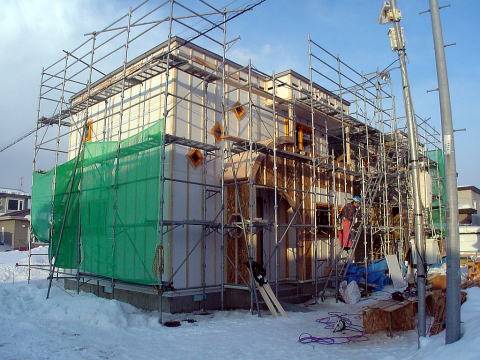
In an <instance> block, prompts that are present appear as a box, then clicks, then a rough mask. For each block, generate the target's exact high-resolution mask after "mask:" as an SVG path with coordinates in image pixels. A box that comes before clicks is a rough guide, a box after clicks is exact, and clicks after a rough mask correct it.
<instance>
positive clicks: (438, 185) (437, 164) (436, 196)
mask: <svg viewBox="0 0 480 360" xmlns="http://www.w3.org/2000/svg"><path fill="white" fill-rule="evenodd" d="M428 157H429V159H430V160H432V162H431V163H430V168H429V173H430V175H431V177H432V219H433V226H434V227H435V229H436V230H438V231H440V233H441V234H442V235H443V236H444V235H445V231H446V223H445V219H446V216H447V213H446V206H447V204H446V196H445V160H444V158H443V152H442V150H433V151H429V152H428Z"/></svg>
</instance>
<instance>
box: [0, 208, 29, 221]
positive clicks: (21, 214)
mask: <svg viewBox="0 0 480 360" xmlns="http://www.w3.org/2000/svg"><path fill="white" fill-rule="evenodd" d="M0 220H30V209H25V210H18V211H10V212H8V213H5V214H3V215H0Z"/></svg>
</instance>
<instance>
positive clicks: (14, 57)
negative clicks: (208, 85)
mask: <svg viewBox="0 0 480 360" xmlns="http://www.w3.org/2000/svg"><path fill="white" fill-rule="evenodd" d="M225 2H226V1H225V0H223V1H220V0H219V1H212V3H216V4H218V5H219V6H221V5H222V4H224V3H225ZM229 2H230V1H229ZM245 2H246V1H244V0H242V1H238V2H237V3H238V4H243V3H245ZM397 2H398V6H399V7H400V9H401V10H402V13H403V20H402V25H403V26H404V28H405V36H406V40H407V55H408V59H409V64H408V69H409V75H410V80H411V86H412V92H413V101H414V107H415V110H416V112H417V114H419V115H421V116H422V117H431V124H432V125H433V126H435V127H436V128H437V129H440V116H439V104H438V94H437V93H436V92H432V93H426V90H429V89H434V88H436V87H437V78H436V70H435V59H434V53H433V41H432V32H431V23H430V15H429V14H424V15H419V14H418V13H419V12H420V11H422V10H425V9H427V8H428V1H427V0H422V1H420V0H418V1H412V0H398V1H397ZM450 3H451V4H452V6H451V7H449V8H446V9H443V10H442V11H441V15H442V22H443V26H444V39H445V41H446V42H447V43H451V42H456V43H457V45H456V46H451V47H448V48H446V54H447V65H448V71H449V79H450V90H451V98H452V111H453V120H454V128H456V129H460V128H467V131H466V132H458V133H456V137H455V140H456V150H457V171H458V173H459V178H458V183H459V185H476V186H478V187H480V168H479V166H478V160H474V159H473V158H474V157H475V154H476V151H479V150H480V147H479V146H478V145H477V143H478V142H479V140H478V138H479V135H480V119H479V115H478V112H477V111H476V109H475V106H476V105H475V104H476V101H478V99H477V98H478V94H479V93H480V67H479V65H478V64H479V62H480V41H478V29H477V27H476V23H477V22H478V15H479V14H480V2H479V1H477V0H463V1H454V0H453V1H451V2H450ZM136 4H137V1H125V0H121V1H108V2H107V1H100V0H68V1H67V0H63V1H61V0H49V1H47V0H22V1H20V0H18V1H13V0H3V1H2V2H1V3H0V31H1V33H2V40H0V53H1V54H2V56H1V57H0V66H1V68H2V69H3V70H4V74H3V76H2V78H3V86H2V87H1V88H0V109H1V112H2V120H1V121H0V146H1V145H3V144H5V143H7V142H9V141H10V140H11V139H13V138H15V137H16V136H17V135H20V134H22V133H24V132H26V131H27V130H29V129H31V128H33V127H34V126H35V121H36V106H37V96H38V86H39V79H40V71H41V68H42V66H44V65H46V64H49V63H51V62H53V61H54V60H56V59H58V58H59V57H61V56H62V52H61V51H62V49H71V48H73V47H74V46H75V45H77V44H79V43H80V42H82V41H83V40H84V37H83V34H84V33H86V32H89V31H92V30H94V29H98V28H101V27H102V26H104V25H106V24H108V23H110V22H111V21H112V20H113V19H115V18H117V17H118V16H119V15H121V14H124V13H125V12H126V11H128V8H129V7H130V6H134V5H136ZM381 4H382V1H380V0H337V1H331V0H297V1H287V0H268V1H266V2H265V3H264V4H262V5H260V6H259V7H257V8H256V9H255V10H254V11H252V12H250V13H247V14H245V15H242V16H241V17H239V18H237V19H236V20H234V22H232V23H230V24H229V26H228V31H229V38H234V37H236V36H237V35H240V36H241V38H242V40H241V41H239V42H237V43H236V44H235V46H234V47H233V48H232V49H231V50H230V57H232V58H233V59H234V60H237V61H240V62H242V63H246V62H248V60H249V59H251V60H252V62H253V64H254V65H255V66H256V67H257V68H259V69H260V70H262V71H264V72H266V73H271V72H272V71H281V70H284V69H287V68H292V69H294V70H296V71H297V72H300V73H302V74H305V75H308V57H307V41H306V39H307V34H310V35H311V37H312V38H313V39H314V40H315V41H316V42H318V43H319V44H321V45H322V46H324V47H325V48H327V49H328V50H329V51H331V52H332V53H333V54H336V55H339V56H340V57H341V58H342V59H343V60H344V61H346V62H347V63H348V64H350V65H352V66H354V67H355V68H356V69H358V70H361V71H364V72H371V71H374V70H376V69H377V68H380V69H382V68H383V67H385V66H386V65H388V64H390V63H391V62H392V61H393V60H394V59H395V58H396V55H395V53H393V52H392V51H391V50H390V47H389V41H388V37H387V31H388V26H387V25H379V24H377V22H376V19H377V15H378V13H379V9H380V7H381ZM162 40H163V39H159V41H158V42H161V41H162ZM154 45H155V43H152V44H151V45H150V44H149V45H148V46H147V45H146V47H145V49H144V50H147V49H148V47H149V46H150V47H153V46H154ZM213 50H215V49H213ZM392 78H393V81H394V85H395V87H396V92H397V94H398V96H400V93H399V91H400V89H401V87H400V77H399V72H398V70H396V71H393V72H392ZM397 108H398V112H399V114H400V115H401V114H402V113H403V100H402V99H401V97H400V98H398V99H397ZM32 147H33V138H32V139H29V140H26V141H23V142H22V143H20V144H18V145H16V146H15V147H13V148H11V149H9V150H8V151H5V152H2V153H0V168H1V169H2V171H1V172H0V173H1V177H0V187H1V186H4V187H12V188H19V186H20V178H21V177H23V184H24V190H29V187H30V182H31V168H32V166H31V162H32V152H33V151H32ZM477 149H478V150H477Z"/></svg>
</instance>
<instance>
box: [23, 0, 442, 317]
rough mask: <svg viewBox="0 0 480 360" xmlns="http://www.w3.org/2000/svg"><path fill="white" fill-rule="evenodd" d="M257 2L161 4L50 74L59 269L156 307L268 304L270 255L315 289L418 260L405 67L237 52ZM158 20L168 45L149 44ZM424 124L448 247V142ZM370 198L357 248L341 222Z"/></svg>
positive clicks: (51, 236) (274, 271)
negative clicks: (297, 66) (359, 266)
mask: <svg viewBox="0 0 480 360" xmlns="http://www.w3.org/2000/svg"><path fill="white" fill-rule="evenodd" d="M189 6H190V5H189ZM253 7H254V6H252V7H251V8H253ZM251 8H245V9H231V10H228V9H222V10H219V9H217V8H216V7H214V6H212V5H210V4H208V3H206V2H205V1H199V2H198V3H196V4H195V5H192V6H191V7H188V6H186V5H184V4H182V3H180V2H178V1H170V2H169V1H167V2H165V3H164V4H162V5H158V6H157V5H156V4H151V3H150V2H149V1H146V2H144V3H142V4H141V5H139V6H138V7H137V8H134V9H132V10H131V11H130V12H129V13H128V14H127V15H125V16H124V17H122V18H121V19H119V20H117V21H116V22H114V23H112V24H111V25H110V26H108V27H106V28H104V29H102V30H100V31H96V32H93V33H91V34H87V40H86V41H85V42H84V43H83V44H81V45H80V46H79V47H77V48H76V49H75V50H73V51H69V52H64V56H62V58H60V60H59V61H57V62H55V63H54V64H52V65H51V66H49V67H46V68H44V69H43V71H42V80H41V86H40V97H39V107H38V121H37V132H36V142H35V156H34V175H33V177H34V181H33V195H32V197H33V200H32V230H33V231H32V233H33V234H34V236H35V237H36V239H37V240H40V241H43V242H47V243H49V244H50V247H49V256H50V262H51V265H50V280H52V279H53V278H54V277H57V278H59V279H61V278H64V279H65V286H66V287H70V288H76V289H77V290H85V291H91V292H94V293H97V294H98V295H101V296H106V297H111V298H116V299H120V300H124V301H128V302H131V303H133V304H135V305H137V306H140V307H144V308H147V309H156V308H158V302H159V301H160V306H161V308H162V309H164V310H166V311H171V312H177V311H189V310H194V309H199V308H203V309H206V308H232V307H241V306H247V307H248V306H250V307H251V308H255V307H258V306H259V301H260V299H259V298H258V296H257V294H256V291H255V286H254V282H253V280H252V278H251V276H250V272H249V268H250V267H251V262H252V261H255V262H257V263H259V264H261V265H262V266H263V267H264V268H265V269H266V271H267V277H268V279H269V281H270V283H271V284H272V287H273V288H274V290H275V292H276V294H277V296H280V297H282V295H285V296H286V295H289V296H292V297H295V298H296V299H297V300H300V299H306V298H313V299H318V298H319V297H321V296H323V295H324V294H325V289H326V288H327V287H328V286H332V285H333V286H335V285H337V286H338V281H339V280H341V279H342V278H343V277H344V276H345V273H346V270H347V269H346V267H347V266H346V265H345V264H347V263H349V262H351V261H355V262H361V263H363V264H367V263H368V261H370V260H374V259H378V258H383V257H384V256H385V255H387V254H398V257H399V259H400V261H403V257H404V253H406V252H407V251H408V249H409V247H410V234H411V232H412V229H413V218H412V215H413V214H412V208H413V205H412V203H411V191H410V188H411V187H410V185H409V182H410V180H409V176H408V146H407V135H406V130H405V120H404V119H403V118H401V117H398V116H397V115H396V112H395V97H394V96H393V94H392V84H391V77H390V70H391V69H390V68H387V69H383V70H382V71H374V72H372V73H368V74H367V73H362V72H359V71H357V70H355V69H354V68H353V67H351V66H350V65H348V64H346V63H345V62H344V61H343V60H341V59H340V58H339V57H337V56H333V55H332V54H331V53H330V52H329V51H328V50H326V49H324V48H323V47H322V46H321V45H319V44H318V43H317V42H316V41H314V40H313V39H311V38H308V39H307V41H306V48H307V51H306V54H305V56H306V58H307V59H308V63H309V68H308V69H307V71H306V72H305V75H301V74H299V73H297V72H295V71H293V70H285V71H283V72H280V73H273V74H265V73H263V72H261V71H260V70H258V69H256V68H255V67H254V66H253V65H252V64H246V65H245V64H243V65H242V64H237V63H235V62H233V61H230V60H229V59H228V51H229V49H230V47H231V46H234V43H235V41H236V40H235V39H234V40H229V37H228V33H227V26H228V23H229V22H230V21H233V20H234V19H235V18H236V17H237V16H238V15H240V14H242V13H243V12H245V11H248V10H251ZM165 14H166V15H165ZM165 27H166V30H167V31H165ZM159 29H162V30H159ZM152 33H153V34H157V37H155V38H156V39H158V34H163V35H162V36H163V37H162V38H163V39H165V41H164V42H162V43H161V44H159V45H158V46H155V47H154V48H152V49H151V50H149V51H147V52H142V51H137V53H135V52H134V50H133V49H135V48H136V46H137V45H138V46H137V48H138V49H137V50H141V48H142V39H143V38H147V39H148V36H150V35H151V34H152ZM165 33H166V35H165ZM178 34H181V36H182V37H180V36H179V35H178ZM200 44H201V45H202V46H200ZM207 48H209V49H212V48H213V49H214V51H213V50H212V51H211V50H207ZM138 54H140V55H138ZM115 67H117V68H116V69H115V70H114V71H111V69H113V68H115ZM110 71H111V72H110ZM419 123H420V128H419V135H420V138H421V143H420V146H419V149H420V152H421V154H420V156H421V159H423V164H424V166H423V173H422V174H423V175H422V182H423V186H422V189H423V194H422V195H423V203H424V211H425V212H424V215H425V216H424V218H425V219H426V224H425V225H426V227H427V229H428V234H429V235H430V239H428V241H427V247H430V248H431V249H432V250H431V251H430V253H432V254H434V255H435V254H437V253H438V252H439V251H438V250H437V251H434V249H438V248H439V246H440V251H441V248H442V244H441V241H440V240H441V239H442V237H443V230H444V229H442V227H441V224H442V223H443V221H442V217H443V216H444V210H443V209H444V206H445V204H443V203H442V202H443V196H442V194H443V182H442V177H443V161H442V152H441V150H440V142H439V138H438V135H439V134H438V133H437V132H436V131H435V130H434V129H433V128H431V127H430V126H429V124H428V122H427V121H423V120H422V121H420V122H419ZM354 195H361V197H362V204H361V211H360V214H361V216H360V219H359V220H358V223H357V231H356V232H355V236H354V239H353V240H354V247H353V251H352V252H351V254H350V255H348V258H347V259H345V258H341V256H342V253H341V249H340V246H339V245H338V241H337V221H338V220H337V219H338V213H339V211H340V210H341V208H342V206H343V205H345V204H346V203H347V202H349V201H351V199H352V197H353V196H354ZM54 281H55V280H54Z"/></svg>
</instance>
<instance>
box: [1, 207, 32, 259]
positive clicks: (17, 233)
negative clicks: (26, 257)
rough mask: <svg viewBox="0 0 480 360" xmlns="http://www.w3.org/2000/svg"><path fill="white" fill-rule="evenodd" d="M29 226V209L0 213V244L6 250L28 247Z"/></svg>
mask: <svg viewBox="0 0 480 360" xmlns="http://www.w3.org/2000/svg"><path fill="white" fill-rule="evenodd" d="M29 228H30V210H29V209H26V210H19V211H13V212H9V213H7V214H3V215H0V245H3V249H8V250H10V249H11V250H15V249H26V248H28V239H29V237H30V232H29Z"/></svg>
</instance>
